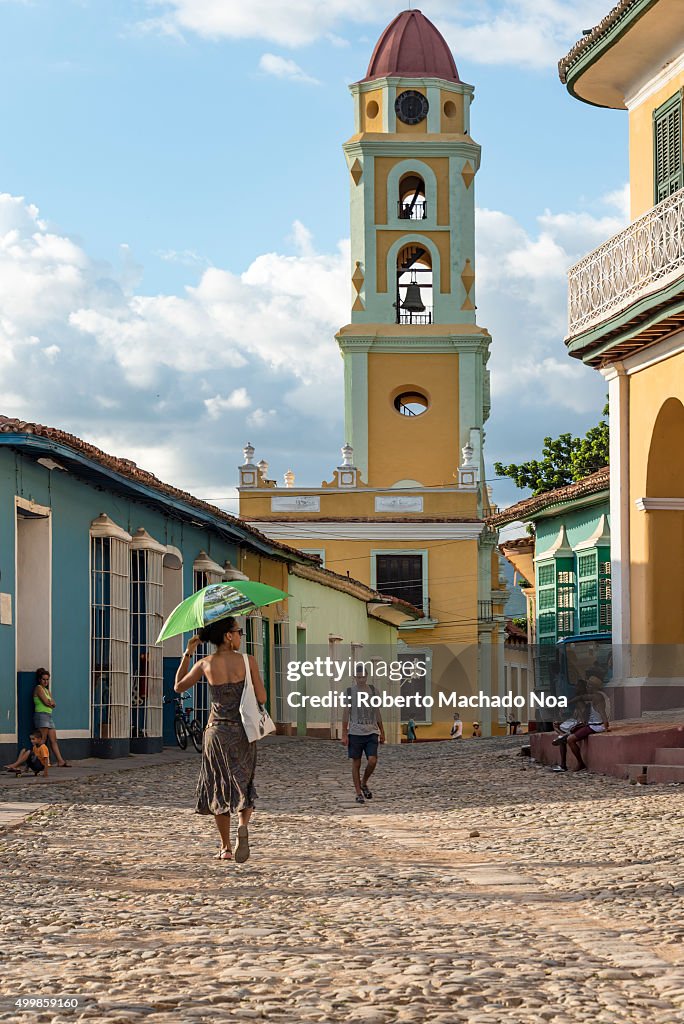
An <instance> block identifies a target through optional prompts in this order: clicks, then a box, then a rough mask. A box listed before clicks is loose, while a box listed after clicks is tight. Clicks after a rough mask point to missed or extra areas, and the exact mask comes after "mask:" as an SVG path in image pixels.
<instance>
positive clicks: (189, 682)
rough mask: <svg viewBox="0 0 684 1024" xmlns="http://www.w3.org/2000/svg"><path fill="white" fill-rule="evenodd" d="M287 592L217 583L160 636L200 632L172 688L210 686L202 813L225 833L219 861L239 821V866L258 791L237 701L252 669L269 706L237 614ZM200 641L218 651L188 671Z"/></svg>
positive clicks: (184, 606) (191, 600) (184, 605)
mask: <svg viewBox="0 0 684 1024" xmlns="http://www.w3.org/2000/svg"><path fill="white" fill-rule="evenodd" d="M287 596H288V595H287V594H286V593H285V592H284V591H283V590H278V589H277V588H276V587H270V586H268V584H266V583H257V582H254V581H252V580H247V579H246V580H245V581H244V582H237V581H235V580H231V581H230V583H212V584H210V586H208V587H204V588H203V589H202V590H198V591H197V593H196V594H192V595H191V596H190V597H188V598H186V599H185V601H181V603H180V604H179V605H178V607H177V608H174V610H173V611H172V612H171V614H170V615H169V617H168V619H167V620H166V622H165V623H164V625H163V627H162V630H161V632H160V634H159V636H158V637H157V643H158V644H159V643H161V642H162V641H163V640H166V639H167V638H168V637H171V636H179V635H180V634H181V633H189V632H191V631H194V630H196V629H198V628H199V634H198V635H197V636H193V637H192V639H191V640H190V642H189V643H188V646H187V648H186V650H185V652H184V654H183V658H182V661H181V663H180V665H179V666H178V671H177V672H176V681H175V684H174V690H175V691H176V693H185V691H186V690H189V689H191V687H193V686H194V685H195V684H196V683H198V682H199V681H200V679H201V678H202V677H203V676H204V677H205V678H206V680H207V682H208V683H209V696H210V700H211V712H210V714H209V720H208V722H207V728H206V729H205V731H204V744H203V748H202V769H201V771H200V777H199V781H198V783H197V806H196V808H195V810H196V811H197V813H198V814H213V815H214V821H215V822H216V827H217V829H218V831H219V835H220V836H221V851H220V853H219V854H218V856H219V859H220V860H230V859H231V856H232V854H231V849H230V816H231V814H237V815H238V819H239V826H238V838H237V843H236V845H235V861H236V863H237V864H243V863H244V862H245V861H246V860H247V859H248V858H249V837H248V834H247V825H248V823H249V819H250V818H251V816H252V811H253V810H254V801H255V799H256V795H257V794H256V789H255V788H254V769H255V768H256V743H250V741H249V740H248V739H247V733H246V732H245V729H244V726H243V724H242V717H241V714H240V701H241V698H242V693H243V690H244V688H245V685H249V684H248V682H247V666H249V674H250V675H251V680H252V685H253V687H254V695H255V697H256V699H257V701H258V702H259V703H260V704H264V703H265V702H266V699H267V698H266V689H265V687H264V684H263V682H262V681H261V675H260V673H259V667H258V665H257V663H256V661H255V659H254V658H253V657H252V655H251V654H250V655H247V656H245V655H243V654H240V653H239V652H240V641H241V638H242V630H241V629H240V627H239V625H238V622H237V619H236V618H234V616H235V615H247V614H249V612H252V611H254V610H255V609H256V608H263V607H264V605H267V604H275V603H276V602H277V601H282V600H283V599H284V598H286V597H287ZM201 643H211V644H213V645H214V647H215V648H216V653H215V654H210V655H208V656H207V657H205V658H200V660H199V661H197V662H195V664H194V665H193V666H192V668H191V667H190V660H191V658H192V656H193V654H194V653H195V651H196V650H197V647H198V645H199V644H201Z"/></svg>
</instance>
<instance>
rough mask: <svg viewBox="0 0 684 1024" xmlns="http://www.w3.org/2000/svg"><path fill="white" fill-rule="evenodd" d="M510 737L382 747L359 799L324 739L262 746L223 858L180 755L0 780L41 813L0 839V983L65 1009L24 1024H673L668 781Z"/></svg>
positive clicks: (682, 878)
mask: <svg viewBox="0 0 684 1024" xmlns="http://www.w3.org/2000/svg"><path fill="white" fill-rule="evenodd" d="M521 742H522V740H519V739H518V738H513V739H510V740H506V739H504V740H498V741H496V740H481V741H478V742H463V743H460V744H456V743H452V744H449V743H434V744H422V745H417V746H413V747H406V746H403V747H401V748H396V747H395V748H383V749H381V757H380V765H379V769H378V772H377V774H376V776H375V777H374V779H373V786H372V788H373V790H374V793H375V795H374V799H373V800H372V801H371V802H369V803H367V804H366V805H365V806H364V807H359V806H357V805H356V804H355V803H354V802H353V789H352V787H351V781H350V778H349V769H348V762H347V759H346V756H345V751H344V750H343V748H342V747H341V745H340V744H333V743H330V742H324V741H313V740H274V741H272V742H269V741H267V742H266V743H264V744H263V745H262V746H261V748H260V750H259V768H258V772H257V788H258V790H259V793H260V800H259V804H258V811H257V813H256V814H255V816H254V818H253V821H252V825H251V826H250V838H251V843H252V858H251V860H249V862H248V863H247V864H246V865H244V866H242V867H239V866H236V865H235V864H234V863H232V862H228V863H224V862H220V861H217V860H214V859H213V856H214V854H215V852H216V836H215V831H214V826H213V821H212V820H211V819H207V818H201V817H199V816H197V815H195V814H194V813H193V810H192V806H193V793H194V786H195V780H196V776H197V770H198V766H199V758H194V757H193V758H186V759H185V760H183V761H179V762H175V763H171V764H167V765H155V766H151V767H145V768H136V769H135V770H131V771H119V772H113V773H110V774H106V773H104V774H102V773H101V774H99V775H97V776H93V777H92V778H90V779H83V778H80V779H75V780H73V781H71V782H69V781H68V780H63V779H62V778H57V779H54V780H51V782H50V783H48V784H34V783H29V782H25V781H23V780H14V779H11V778H10V779H7V780H4V779H3V781H2V787H1V790H0V793H1V795H2V799H3V800H7V801H27V802H35V803H36V804H37V805H38V804H40V805H41V806H40V807H38V809H37V810H36V813H34V814H32V815H30V816H29V817H28V818H27V819H26V820H25V821H24V822H23V823H21V824H19V825H14V826H13V827H11V829H9V830H6V831H3V832H2V833H0V844H1V854H0V856H1V861H2V877H3V890H4V892H3V895H4V901H3V902H4V907H5V918H4V922H3V938H4V942H3V971H2V991H3V993H4V995H5V997H9V996H13V997H15V998H16V997H19V996H22V995H26V996H77V997H79V1000H80V1005H79V1008H78V1009H76V1010H71V1011H60V1012H59V1013H56V1012H55V1011H52V1010H51V1011H42V1012H41V1011H38V1012H36V1011H31V1013H30V1016H31V1018H32V1019H33V1020H34V1021H52V1020H59V1021H62V1020H92V1021H107V1022H109V1021H122V1022H123V1021H126V1022H128V1021H131V1022H133V1021H143V1020H148V1021H153V1022H155V1024H162V1022H172V1021H173V1022H176V1021H196V1022H201V1021H223V1020H226V1021H228V1020H231V1021H232V1020H242V1019H245V1020H251V1019H256V1020H259V1019H265V1020H288V1021H293V1022H296V1021H324V1022H336V1021H349V1020H351V1021H364V1022H366V1024H372V1022H378V1024H380V1022H385V1021H387V1022H389V1021H406V1022H410V1021H416V1022H418V1021H422V1020H426V1019H427V1020H430V1021H443V1022H444V1024H447V1022H458V1021H468V1022H469V1024H480V1022H483V1021H487V1022H525V1024H527V1022H530V1024H531V1022H533V1021H535V1022H536V1021H539V1020H542V1021H556V1020H558V1021H560V1020H561V1019H563V1020H573V1021H575V1022H583V1021H594V1022H600V1024H616V1022H621V1021H626V1022H627V1021H629V1022H634V1024H646V1022H648V1024H674V1022H677V1021H684V952H683V947H682V938H683V937H684V923H683V922H684V906H683V903H684V872H683V871H682V861H683V859H684V857H683V851H684V846H683V845H682V839H681V827H682V809H683V807H684V792H683V791H682V790H681V789H679V788H677V787H659V786H653V787H638V786H630V785H629V784H627V783H624V782H620V781H617V780H615V779H611V778H600V777H596V776H587V775H586V774H585V775H581V774H579V775H574V774H572V773H568V774H567V775H565V776H560V777H559V776H558V775H556V774H553V773H551V772H549V771H548V770H546V769H542V768H538V767H535V766H530V767H528V768H527V769H526V770H525V768H524V764H523V760H522V759H521V758H520V757H519V756H518V751H519V747H520V745H521ZM54 774H56V772H55V773H54ZM46 805H47V806H46ZM28 1017H29V1015H28V1014H23V1013H20V1012H19V1011H17V1009H16V1008H15V1007H14V1005H13V1003H12V1002H11V1001H10V1000H9V999H8V998H5V1000H4V1002H3V1006H2V1012H0V1020H6V1021H9V1020H19V1019H28Z"/></svg>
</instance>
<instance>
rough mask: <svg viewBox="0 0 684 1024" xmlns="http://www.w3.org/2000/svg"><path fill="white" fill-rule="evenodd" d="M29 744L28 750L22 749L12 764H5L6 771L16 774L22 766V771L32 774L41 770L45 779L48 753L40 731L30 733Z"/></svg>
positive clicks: (36, 773) (37, 773) (48, 764)
mask: <svg viewBox="0 0 684 1024" xmlns="http://www.w3.org/2000/svg"><path fill="white" fill-rule="evenodd" d="M31 744H32V746H31V749H30V750H22V751H21V753H20V754H19V757H18V758H17V759H16V761H15V762H14V764H6V765H5V768H6V769H7V771H8V772H15V774H16V775H19V774H20V773H21V770H22V768H23V769H24V771H27V772H29V771H31V772H33V774H34V776H35V775H39V774H40V773H41V772H43V777H44V778H46V779H47V777H48V768H49V766H50V755H49V754H48V748H47V747H46V746H45V744H44V743H43V738H42V736H41V734H40V731H37V732H32V733H31Z"/></svg>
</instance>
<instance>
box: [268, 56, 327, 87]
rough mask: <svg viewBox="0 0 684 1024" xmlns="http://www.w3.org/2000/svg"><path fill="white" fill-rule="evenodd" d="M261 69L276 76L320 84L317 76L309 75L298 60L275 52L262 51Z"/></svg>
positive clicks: (310, 83)
mask: <svg viewBox="0 0 684 1024" xmlns="http://www.w3.org/2000/svg"><path fill="white" fill-rule="evenodd" d="M259 71H263V72H264V74H265V75H274V76H275V77H276V78H289V79H290V80H291V81H293V82H304V83H305V84H306V85H320V84H321V83H320V82H319V81H318V79H317V78H313V77H312V76H311V75H307V73H306V71H304V69H303V68H300V66H299V64H297V62H296V61H294V60H291V58H289V57H279V56H278V55H277V54H275V53H262V55H261V57H260V58H259Z"/></svg>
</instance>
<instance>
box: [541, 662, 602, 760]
mask: <svg viewBox="0 0 684 1024" xmlns="http://www.w3.org/2000/svg"><path fill="white" fill-rule="evenodd" d="M577 685H578V687H579V688H580V692H579V693H578V694H577V696H576V697H573V698H572V700H573V701H574V702H576V704H577V707H576V710H575V718H573V719H569V720H568V721H566V722H562V723H559V722H554V727H555V728H556V730H557V731H558V733H559V735H558V736H556V738H555V740H553V741H552V742H553V745H554V747H559V748H560V764H557V765H554V767H553V771H554V772H567V770H568V747H570V750H571V751H572V753H573V754H574V756H575V759H576V761H577V771H578V772H583V771H586V770H587V766H586V764H585V763H584V759H583V757H582V753H581V751H580V741H581V740H584V739H587V738H588V737H589V736H591V735H592V733H595V732H607V731H608V729H609V728H610V723H609V722H608V714H607V708H606V700H605V697H604V696H603V694H602V693H601V691H600V690H594V691H592V692H591V693H590V692H589V691H588V689H587V684H586V682H585V681H584V680H580V681H579V682H578V684H577Z"/></svg>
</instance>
